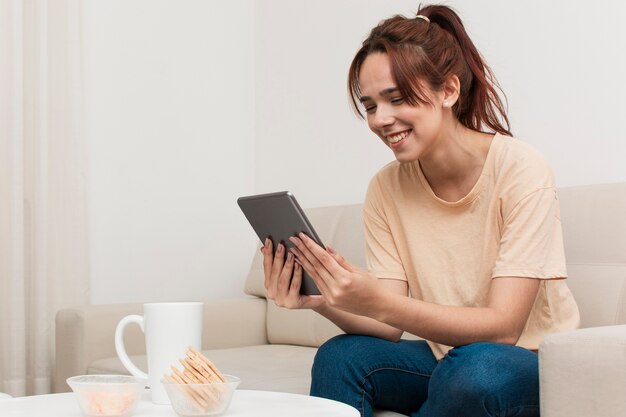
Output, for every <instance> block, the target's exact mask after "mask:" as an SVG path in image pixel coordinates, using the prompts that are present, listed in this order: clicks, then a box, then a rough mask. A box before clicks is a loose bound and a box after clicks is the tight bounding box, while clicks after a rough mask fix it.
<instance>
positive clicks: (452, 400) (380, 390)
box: [311, 335, 539, 417]
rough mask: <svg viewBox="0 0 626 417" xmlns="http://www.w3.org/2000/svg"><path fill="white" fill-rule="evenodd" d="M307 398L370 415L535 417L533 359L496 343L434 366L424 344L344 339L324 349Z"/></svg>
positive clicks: (456, 353) (466, 349) (465, 349)
mask: <svg viewBox="0 0 626 417" xmlns="http://www.w3.org/2000/svg"><path fill="white" fill-rule="evenodd" d="M312 375H313V382H312V385H311V395H316V396H320V397H326V398H332V399H335V400H337V401H342V402H345V403H348V404H350V405H352V406H354V407H355V408H357V409H358V410H359V411H360V412H361V415H362V416H371V415H372V409H373V408H382V409H388V410H393V411H397V412H400V413H403V414H411V415H412V416H414V417H426V416H427V417H439V416H442V417H443V416H455V417H456V416H463V415H468V416H472V417H478V416H483V415H484V416H519V417H522V416H538V415H539V408H538V403H539V398H538V397H539V377H538V365H537V355H536V354H535V353H532V352H530V351H528V350H526V349H522V348H518V347H515V346H508V345H500V344H495V343H475V344H471V345H467V346H461V347H458V348H455V349H452V350H451V351H450V352H449V353H448V355H446V356H445V357H444V358H443V359H442V360H441V361H439V362H437V361H436V359H435V357H434V356H433V354H432V352H431V350H430V348H429V347H428V345H427V344H426V342H424V341H407V340H403V341H400V342H398V343H395V342H389V341H385V340H382V339H378V338H373V337H368V336H353V335H342V336H338V337H335V338H333V339H331V340H329V341H328V342H326V343H325V344H324V345H322V346H321V347H320V349H319V351H318V353H317V356H316V358H315V363H314V365H313V370H312Z"/></svg>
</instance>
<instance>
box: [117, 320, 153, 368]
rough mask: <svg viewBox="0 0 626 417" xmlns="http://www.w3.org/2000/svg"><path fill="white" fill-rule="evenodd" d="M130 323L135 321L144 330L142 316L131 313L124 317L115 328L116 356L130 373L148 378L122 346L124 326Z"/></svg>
mask: <svg viewBox="0 0 626 417" xmlns="http://www.w3.org/2000/svg"><path fill="white" fill-rule="evenodd" d="M130 323H137V324H138V325H139V327H140V328H141V331H142V332H143V331H144V330H143V317H142V316H137V315H131V316H126V317H124V318H123V319H122V320H120V322H119V323H118V324H117V327H116V328H115V350H116V351H117V356H118V357H119V358H120V361H122V365H124V368H126V369H127V370H128V372H130V373H131V375H134V376H137V377H139V378H144V379H148V375H147V374H146V373H145V372H144V371H142V370H141V369H139V368H137V366H135V364H134V363H133V362H132V361H131V360H130V358H129V357H128V354H127V353H126V347H125V346H124V328H125V327H126V325H128V324H130Z"/></svg>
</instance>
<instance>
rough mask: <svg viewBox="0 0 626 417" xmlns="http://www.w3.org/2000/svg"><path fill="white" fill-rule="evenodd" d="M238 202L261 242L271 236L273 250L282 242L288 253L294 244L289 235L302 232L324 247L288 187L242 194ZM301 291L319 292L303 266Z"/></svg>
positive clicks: (302, 292) (310, 293)
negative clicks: (268, 192) (286, 188)
mask: <svg viewBox="0 0 626 417" xmlns="http://www.w3.org/2000/svg"><path fill="white" fill-rule="evenodd" d="M237 204H239V207H240V208H241V211H243V214H244V215H245V216H246V218H247V219H248V221H249V222H250V225H251V226H252V228H253V229H254V231H255V232H256V234H257V236H259V239H261V242H262V243H263V242H264V241H265V239H266V238H270V240H271V241H272V244H273V249H274V251H276V246H277V245H278V244H279V243H282V244H283V245H285V248H286V249H287V250H286V251H285V256H286V254H287V253H288V251H289V249H291V248H293V247H294V246H295V245H294V244H293V243H292V242H291V241H290V240H289V238H290V237H292V236H297V235H298V233H300V232H303V233H304V234H306V235H307V236H309V237H310V238H311V239H313V240H314V241H315V242H317V244H318V245H320V246H322V247H324V245H322V241H321V240H320V238H319V236H317V233H315V230H314V229H313V226H311V223H310V222H309V220H308V219H307V217H306V215H305V214H304V211H303V210H302V208H301V207H300V205H299V204H298V202H297V201H296V198H295V197H294V195H293V194H291V193H290V192H289V191H282V192H278V193H270V194H258V195H251V196H246V197H240V198H238V199H237ZM300 293H301V294H306V295H313V294H319V293H320V292H319V289H318V288H317V286H316V285H315V283H314V282H313V280H312V279H311V277H310V276H309V275H308V274H307V273H306V272H304V270H303V271H302V286H301V287H300Z"/></svg>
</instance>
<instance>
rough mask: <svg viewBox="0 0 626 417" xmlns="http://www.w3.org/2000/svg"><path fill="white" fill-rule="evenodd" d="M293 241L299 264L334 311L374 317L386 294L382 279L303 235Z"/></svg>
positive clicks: (293, 238) (292, 239)
mask: <svg viewBox="0 0 626 417" xmlns="http://www.w3.org/2000/svg"><path fill="white" fill-rule="evenodd" d="M290 240H291V241H292V242H293V243H294V245H295V246H296V247H295V248H293V249H292V251H293V253H294V255H295V256H296V262H298V263H300V265H302V267H303V268H304V270H305V271H306V272H307V273H308V274H309V276H310V277H311V278H312V279H313V281H314V282H315V284H316V285H317V287H318V288H319V290H320V293H321V294H322V296H323V297H324V299H325V300H326V303H327V304H328V305H330V306H332V307H335V308H339V309H341V310H344V311H348V312H350V313H353V314H359V315H362V316H371V315H372V314H373V313H374V310H375V307H376V303H377V301H378V299H379V296H380V295H381V292H382V291H384V288H383V287H382V286H381V285H380V283H379V281H378V279H376V278H375V277H374V276H372V275H371V274H368V273H367V272H365V271H362V270H360V269H359V268H357V267H355V266H354V265H352V264H350V263H349V262H348V261H346V260H345V258H344V257H343V256H341V255H339V254H338V253H337V252H335V251H334V250H333V249H331V248H330V247H329V248H327V249H324V248H322V247H321V246H320V245H318V244H317V243H315V241H313V239H311V238H309V237H308V236H306V235H305V234H304V233H300V234H299V235H298V237H292V238H290Z"/></svg>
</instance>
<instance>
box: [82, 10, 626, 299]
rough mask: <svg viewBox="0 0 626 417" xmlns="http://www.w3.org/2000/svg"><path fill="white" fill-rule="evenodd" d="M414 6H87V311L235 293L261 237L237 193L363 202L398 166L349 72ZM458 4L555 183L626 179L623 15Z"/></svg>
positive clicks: (522, 133)
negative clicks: (380, 173) (382, 28)
mask: <svg viewBox="0 0 626 417" xmlns="http://www.w3.org/2000/svg"><path fill="white" fill-rule="evenodd" d="M418 4H419V2H417V1H413V0H411V1H408V0H396V1H393V2H390V1H388V0H341V1H334V0H307V1H304V0H298V1H293V0H256V1H254V0H238V1H234V0H222V1H201V0H184V1H180V2H177V1H173V0H172V1H165V0H159V1H150V0H133V1H123V0H113V1H99V0H87V1H86V2H85V50H86V53H87V56H86V61H85V62H86V64H85V71H86V75H87V83H86V84H87V87H88V89H87V99H88V100H87V104H88V108H87V110H88V116H89V117H88V120H87V127H88V138H87V139H88V141H89V143H90V145H91V152H90V155H91V161H90V166H91V171H90V179H89V180H90V184H91V201H90V203H91V205H90V225H91V230H90V235H91V241H90V245H91V248H90V249H91V250H90V253H91V265H92V271H91V277H92V301H93V302H94V303H106V302H125V301H142V300H145V301H151V300H164V299H167V300H178V299H192V298H193V299H195V298H214V297H219V296H224V295H232V296H238V295H240V294H241V286H242V282H243V276H244V273H245V270H246V269H247V267H248V265H249V259H250V257H251V255H252V251H254V250H255V249H254V246H255V245H256V241H255V240H256V239H255V237H254V234H253V232H252V230H251V229H250V228H249V226H248V225H247V224H246V223H245V220H244V219H243V216H241V214H240V213H239V210H238V208H237V206H236V204H235V199H236V197H237V196H239V195H243V194H248V193H253V192H269V191H277V190H284V189H289V190H291V191H293V192H294V193H295V194H296V196H298V199H299V200H300V202H301V204H302V205H303V206H305V207H307V206H320V205H327V204H342V203H351V202H359V201H362V199H363V195H364V193H365V189H366V187H367V183H368V182H369V179H370V178H371V176H372V175H373V174H374V173H375V172H376V171H377V170H378V169H379V168H380V167H381V166H382V165H384V164H385V163H386V162H387V161H390V160H391V158H392V157H393V156H392V154H391V152H390V151H389V150H387V149H386V148H385V147H384V146H383V145H382V144H381V143H379V141H378V139H377V138H375V137H374V136H373V134H371V133H370V132H369V131H368V130H367V127H366V125H365V123H364V122H363V121H361V120H359V119H357V118H356V116H354V114H353V113H352V111H351V109H350V107H349V104H348V98H347V94H346V73H347V69H348V65H349V63H350V61H351V59H352V56H353V54H354V52H355V51H356V50H357V49H358V47H359V45H360V42H361V41H362V39H363V38H364V37H365V36H366V34H367V32H368V31H369V29H371V27H372V26H373V25H375V24H376V23H377V22H378V21H380V20H381V19H383V18H386V17H389V16H391V15H392V14H395V13H401V14H412V13H413V12H414V11H415V10H416V9H417V6H418ZM447 4H450V5H451V6H453V7H455V8H456V9H457V11H459V13H460V14H461V17H462V18H463V20H464V22H465V24H466V27H467V28H468V31H469V33H470V35H471V36H472V38H473V39H474V41H475V43H476V44H477V46H478V48H479V50H480V51H481V52H482V53H483V55H484V56H485V57H486V59H487V62H488V63H489V64H490V65H491V67H492V69H493V70H494V72H495V74H496V76H497V77H498V79H499V81H500V83H501V84H502V87H503V88H504V90H505V92H506V93H507V96H508V102H509V110H510V116H511V121H512V127H513V131H514V133H515V134H516V135H517V136H518V137H520V138H522V139H524V140H526V141H528V142H530V143H531V144H532V145H534V146H535V147H536V148H538V149H539V150H540V151H541V152H542V153H544V155H546V157H547V158H548V160H549V161H550V162H551V163H552V166H553V168H554V171H555V174H556V178H557V183H558V185H560V186H565V185H576V184H589V183H600V182H616V181H626V164H625V163H624V162H623V161H624V159H625V157H626V137H625V135H624V133H623V130H622V129H621V125H620V124H619V121H620V120H621V119H622V118H623V115H624V114H626V105H625V104H624V103H625V102H624V99H623V97H624V95H625V93H626V80H625V79H624V77H623V74H625V73H626V56H625V55H624V54H623V52H622V51H623V50H626V27H625V26H624V25H621V24H620V22H619V21H618V19H619V17H620V16H623V15H624V14H625V12H626V4H623V3H620V2H616V1H609V0H600V1H597V2H594V3H593V5H589V4H585V3H582V2H569V1H565V0H558V1H552V2H547V1H539V0H529V1H525V2H514V1H497V0H457V1H449V2H447Z"/></svg>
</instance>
